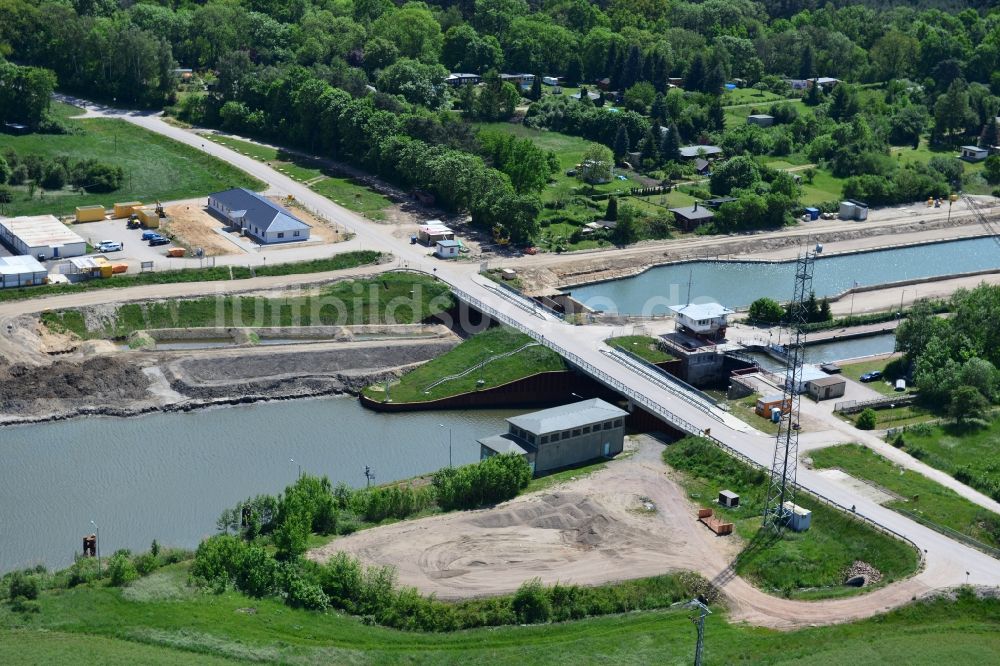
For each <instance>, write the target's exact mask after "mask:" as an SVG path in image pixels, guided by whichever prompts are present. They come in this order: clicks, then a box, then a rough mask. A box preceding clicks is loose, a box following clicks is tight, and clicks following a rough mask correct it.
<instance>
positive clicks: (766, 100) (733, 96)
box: [722, 88, 791, 108]
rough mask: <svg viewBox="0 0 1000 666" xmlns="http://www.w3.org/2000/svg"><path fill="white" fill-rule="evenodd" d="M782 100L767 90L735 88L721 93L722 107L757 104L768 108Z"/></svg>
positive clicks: (779, 96)
mask: <svg viewBox="0 0 1000 666" xmlns="http://www.w3.org/2000/svg"><path fill="white" fill-rule="evenodd" d="M783 99H785V98H784V97H782V96H781V95H776V94H775V93H773V92H771V91H769V90H756V89H754V88H737V89H735V90H727V91H725V92H724V93H722V105H723V106H733V105H736V104H759V105H761V106H763V105H765V104H766V105H767V106H768V108H770V106H771V104H773V103H774V102H777V101H778V100H783ZM790 101H791V100H790Z"/></svg>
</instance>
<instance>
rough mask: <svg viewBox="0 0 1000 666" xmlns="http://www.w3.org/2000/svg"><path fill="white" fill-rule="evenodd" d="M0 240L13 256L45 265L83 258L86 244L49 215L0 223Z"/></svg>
mask: <svg viewBox="0 0 1000 666" xmlns="http://www.w3.org/2000/svg"><path fill="white" fill-rule="evenodd" d="M0 240H2V241H3V242H4V243H6V244H7V245H8V246H10V248H11V249H12V250H14V252H15V253H16V254H19V255H28V256H31V257H37V258H38V259H40V260H42V261H45V260H46V259H53V258H58V257H79V256H80V255H83V254H87V241H85V240H83V239H82V238H81V237H80V236H79V235H78V234H76V233H75V232H74V231H72V230H71V229H70V228H69V227H67V226H66V225H65V224H63V223H62V222H60V221H59V220H57V219H56V218H55V217H54V216H52V215H26V216H22V217H11V218H7V219H2V220H0Z"/></svg>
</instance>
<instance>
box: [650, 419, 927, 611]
mask: <svg viewBox="0 0 1000 666" xmlns="http://www.w3.org/2000/svg"><path fill="white" fill-rule="evenodd" d="M663 459H664V461H665V462H666V463H667V464H668V465H670V466H671V467H673V468H674V469H676V470H678V471H680V472H682V475H683V480H682V482H683V484H684V487H685V489H686V490H687V491H688V494H689V495H690V496H691V498H692V499H694V500H695V501H696V502H699V503H701V504H703V505H704V506H708V507H711V508H713V509H716V511H717V513H719V514H721V515H722V516H725V517H727V518H729V519H730V520H732V521H733V522H734V523H735V527H736V532H737V534H738V535H739V536H741V537H743V538H744V539H746V540H747V542H748V543H747V547H746V548H745V549H744V551H743V552H742V553H741V554H740V556H739V558H738V560H737V563H736V572H737V573H738V574H740V575H741V576H744V577H745V578H747V579H748V580H749V581H751V582H752V583H754V584H755V585H757V586H758V587H760V588H762V589H764V590H765V591H770V592H774V593H781V594H784V595H786V596H791V597H806V598H822V597H833V596H843V595H845V594H852V593H855V592H861V591H865V590H858V589H857V588H848V587H846V586H844V585H843V577H844V571H845V570H846V569H847V567H849V566H850V565H851V564H852V563H853V562H854V561H855V560H861V561H863V562H867V563H868V564H870V565H872V566H874V567H875V568H876V569H878V570H879V571H881V572H882V575H883V579H882V583H883V584H885V583H889V582H892V581H893V580H899V579H901V578H904V577H906V576H909V575H910V574H912V573H914V572H915V571H916V569H917V565H918V562H919V558H918V556H917V553H916V551H915V550H914V549H913V548H912V547H910V546H909V545H908V544H906V543H904V542H902V541H897V540H896V539H894V538H892V537H889V536H886V535H885V534H882V533H881V532H878V531H876V530H874V529H873V528H871V527H869V526H867V525H865V524H864V523H861V522H860V521H857V520H855V519H853V518H851V517H850V516H848V515H847V514H844V513H842V512H840V511H836V510H834V509H832V508H830V507H828V506H826V505H825V504H820V503H819V502H816V501H814V500H812V499H811V498H810V497H808V496H805V495H799V496H798V497H796V500H795V501H796V503H797V504H799V505H800V506H803V507H805V508H807V509H810V510H811V511H812V527H811V528H810V529H809V530H807V531H805V532H801V533H796V532H792V531H791V530H786V531H785V534H784V536H783V537H782V538H781V539H780V540H777V541H775V540H773V539H768V538H766V537H764V536H763V533H761V532H760V531H759V528H760V525H761V515H762V513H763V510H764V502H765V499H766V490H767V473H766V472H764V471H759V470H754V469H752V468H750V467H749V466H747V465H745V464H744V463H742V462H740V461H738V460H736V459H735V458H732V457H731V456H729V455H728V454H726V453H724V452H723V451H722V450H721V449H719V448H718V447H716V446H715V445H714V444H712V443H711V442H709V441H708V440H704V439H700V438H695V437H687V438H684V439H682V440H680V441H678V442H675V443H673V444H671V445H669V446H668V447H667V448H666V449H665V450H664V452H663ZM725 489H729V490H732V491H734V492H736V493H739V495H740V506H739V507H738V508H736V509H725V508H720V507H719V506H718V505H717V504H716V502H715V501H716V498H717V497H718V494H719V491H720V490H725Z"/></svg>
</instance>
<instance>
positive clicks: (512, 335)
mask: <svg viewBox="0 0 1000 666" xmlns="http://www.w3.org/2000/svg"><path fill="white" fill-rule="evenodd" d="M531 341H532V340H531V338H529V337H528V336H527V335H525V334H523V333H519V332H517V331H515V330H513V329H510V328H506V327H494V328H490V329H487V330H485V331H483V332H482V333H479V334H477V335H474V336H472V337H471V338H469V339H468V340H465V341H464V342H462V344H460V345H458V346H457V347H455V348H454V349H452V350H451V351H449V352H447V353H445V354H442V355H441V356H439V357H437V358H435V359H433V360H432V361H429V362H427V363H425V364H423V365H421V366H420V367H418V368H416V369H414V370H411V371H410V372H408V373H406V374H405V375H403V376H402V377H401V378H400V379H399V381H398V382H397V383H395V384H391V385H390V386H389V397H390V399H391V400H392V401H393V402H426V401H428V400H437V399H439V398H447V397H450V396H453V395H458V394H460V393H468V392H470V391H475V390H477V388H479V389H487V388H493V387H495V386H500V385H502V384H507V383H510V382H512V381H514V380H517V379H522V378H524V377H528V376H530V375H534V374H537V373H540V372H550V371H555V370H565V369H566V364H565V363H564V362H563V360H562V358H561V357H560V356H559V355H558V354H556V353H555V352H554V351H551V350H549V349H548V348H546V347H543V346H541V345H535V346H531V347H527V348H526V349H522V350H521V351H519V352H517V353H516V354H512V355H511V356H505V357H503V358H499V359H496V360H493V361H490V362H488V363H484V362H485V361H487V360H488V359H490V358H493V357H495V356H497V355H498V354H504V353H507V352H512V351H514V350H516V349H520V348H521V347H523V346H524V345H526V344H528V343H530V342H531ZM469 368H474V370H473V371H472V372H470V373H468V374H467V375H464V376H462V377H458V378H456V379H453V380H450V381H447V382H444V383H442V384H439V385H437V386H435V387H434V388H432V389H430V390H429V391H427V388H428V387H429V386H430V385H431V384H433V383H434V382H436V381H437V380H439V379H441V378H443V377H448V376H450V375H455V374H458V373H461V372H463V371H465V370H468V369H469ZM480 379H481V380H482V381H483V384H482V385H481V386H479V385H478V382H479V380H480ZM425 391H427V392H425ZM364 393H365V395H366V396H368V397H369V398H371V399H373V400H382V399H383V398H385V386H384V385H377V386H369V387H368V388H367V389H365V391H364ZM566 397H567V399H568V398H569V397H570V396H566Z"/></svg>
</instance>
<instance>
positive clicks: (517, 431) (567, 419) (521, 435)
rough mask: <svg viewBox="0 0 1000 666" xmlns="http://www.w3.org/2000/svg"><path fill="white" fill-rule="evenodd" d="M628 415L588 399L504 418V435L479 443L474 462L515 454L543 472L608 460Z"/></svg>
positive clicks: (621, 439) (622, 441) (616, 447)
mask: <svg viewBox="0 0 1000 666" xmlns="http://www.w3.org/2000/svg"><path fill="white" fill-rule="evenodd" d="M626 416H628V412H626V411H625V410H623V409H619V408H617V407H615V406H614V405H612V404H610V403H607V402H605V401H603V400H600V399H599V398H592V399H590V400H584V401H582V402H576V403H572V404H569V405H562V406H561V407H553V408H551V409H543V410H542V411H540V412H532V413H530V414H522V415H521V416H514V417H511V418H509V419H507V432H506V433H504V434H502V435H493V436H492V437H485V438H483V439H480V440H479V453H480V455H479V457H480V459H481V460H485V459H486V458H489V457H491V456H495V455H497V454H499V453H517V454H520V455H523V456H524V457H525V458H527V460H528V464H529V465H530V466H531V468H532V471H533V472H534V473H535V474H536V475H538V474H540V473H543V472H547V471H550V470H554V469H558V468H560V467H567V466H570V465H576V464H579V463H582V462H585V461H587V460H593V459H595V458H602V457H603V458H610V457H612V456H615V455H617V454H619V453H621V452H622V449H623V447H624V445H625V417H626Z"/></svg>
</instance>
